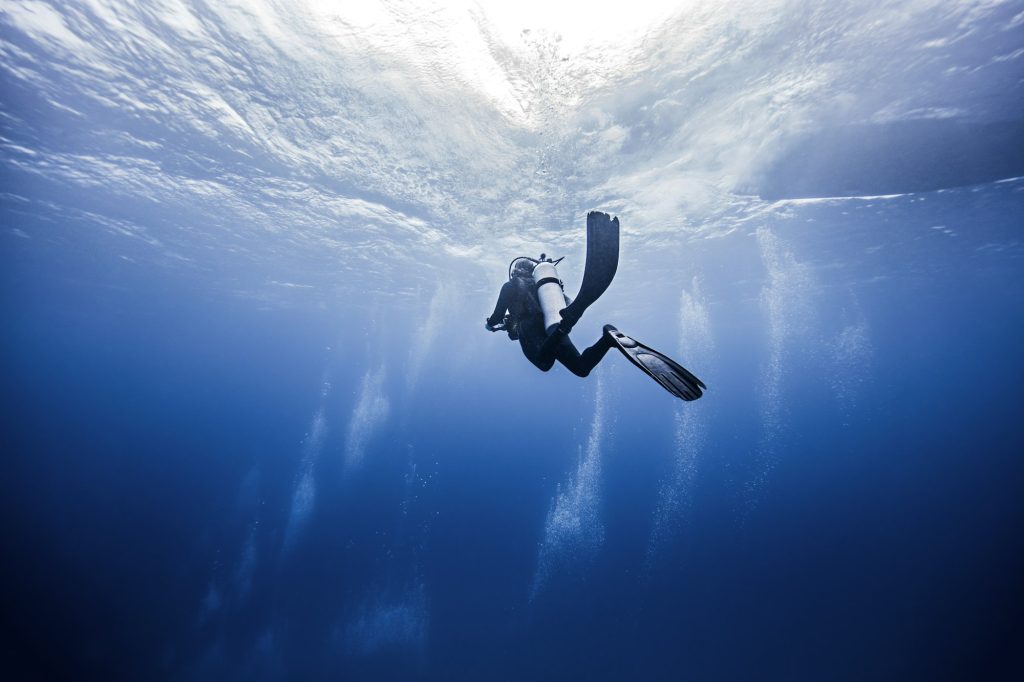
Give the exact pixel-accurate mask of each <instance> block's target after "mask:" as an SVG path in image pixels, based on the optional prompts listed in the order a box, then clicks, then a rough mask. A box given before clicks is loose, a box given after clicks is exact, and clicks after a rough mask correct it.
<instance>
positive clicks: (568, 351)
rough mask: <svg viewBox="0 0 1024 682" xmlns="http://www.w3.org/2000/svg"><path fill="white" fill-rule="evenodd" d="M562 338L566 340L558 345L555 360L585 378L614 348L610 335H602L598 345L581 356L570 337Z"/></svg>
mask: <svg viewBox="0 0 1024 682" xmlns="http://www.w3.org/2000/svg"><path fill="white" fill-rule="evenodd" d="M562 338H563V339H564V340H563V341H562V342H561V343H559V344H558V347H557V349H556V354H555V359H556V360H558V361H559V362H561V363H562V364H563V365H565V368H566V369H568V370H569V371H570V372H572V373H573V374H575V375H576V376H578V377H585V376H587V375H588V374H590V371H591V370H592V369H594V367H596V366H597V363H599V362H601V359H602V358H603V357H604V355H605V353H607V352H608V349H609V348H611V347H612V344H611V340H610V339H609V338H608V335H607V334H602V335H601V338H600V339H598V341H597V343H595V344H594V345H593V346H591V347H590V348H588V349H586V350H585V351H583V353H582V354H580V352H579V351H578V350H576V346H575V345H573V342H572V341H571V340H569V337H568V336H566V335H563V337H562Z"/></svg>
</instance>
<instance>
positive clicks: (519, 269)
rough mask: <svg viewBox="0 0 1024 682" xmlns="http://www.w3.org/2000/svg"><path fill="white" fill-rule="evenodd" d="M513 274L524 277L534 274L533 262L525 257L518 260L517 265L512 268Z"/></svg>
mask: <svg viewBox="0 0 1024 682" xmlns="http://www.w3.org/2000/svg"><path fill="white" fill-rule="evenodd" d="M512 276H513V277H522V278H524V279H525V278H528V277H531V276H533V263H531V262H530V261H528V260H526V259H525V258H522V259H520V260H518V261H516V265H515V267H514V268H513V269H512Z"/></svg>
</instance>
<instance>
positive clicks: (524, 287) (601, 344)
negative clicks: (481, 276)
mask: <svg viewBox="0 0 1024 682" xmlns="http://www.w3.org/2000/svg"><path fill="white" fill-rule="evenodd" d="M506 310H507V311H508V313H509V314H510V315H511V316H512V319H513V320H515V321H516V323H517V327H518V332H519V345H520V346H522V348H523V355H525V356H526V359H527V360H529V361H530V362H532V363H533V364H534V365H536V367H537V369H539V370H541V371H542V372H547V371H548V370H549V369H551V367H552V366H553V365H554V364H555V360H558V361H559V362H561V363H562V364H563V365H565V367H566V368H567V369H568V370H569V371H570V372H572V373H573V374H575V375H576V376H579V377H585V376H587V375H588V374H590V370H592V369H594V366H595V365H597V363H599V362H601V358H603V357H604V354H605V353H607V352H608V349H609V348H611V347H612V343H611V340H610V339H608V337H607V336H605V335H602V336H601V338H600V339H598V341H597V343H595V344H594V345H593V346H591V347H590V348H588V349H586V350H585V351H583V353H582V354H581V353H580V352H579V351H578V350H576V346H575V345H573V342H572V341H571V340H570V339H569V335H568V334H562V333H560V332H555V335H553V336H552V337H551V338H550V339H549V337H548V334H547V332H546V331H545V330H544V313H543V312H542V311H541V309H540V302H539V301H538V300H537V291H536V287H535V286H534V283H533V279H528V278H523V277H513V278H512V279H510V280H509V281H508V282H505V284H503V285H502V287H501V293H500V294H499V295H498V302H497V304H496V305H495V306H494V313H493V314H492V315H491V316H490V317H489V318H487V322H488V324H490V325H492V326H493V325H496V324H500V323H501V321H502V319H503V318H504V317H505V311H506Z"/></svg>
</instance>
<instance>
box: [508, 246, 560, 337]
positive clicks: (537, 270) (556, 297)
mask: <svg viewBox="0 0 1024 682" xmlns="http://www.w3.org/2000/svg"><path fill="white" fill-rule="evenodd" d="M563 258H564V256H563ZM517 261H529V262H530V263H533V282H534V286H535V287H536V289H537V301H538V302H539V303H540V309H541V312H543V313H544V330H545V331H547V333H548V334H550V333H551V332H552V331H554V328H555V327H557V326H558V325H559V324H561V322H562V316H561V315H560V314H559V313H560V312H561V311H562V310H563V309H564V308H565V293H564V289H563V286H562V280H560V279H558V271H557V270H556V269H555V266H556V265H558V264H559V263H561V262H562V258H559V259H557V260H551V259H550V258H547V257H545V255H544V254H543V253H542V254H541V255H540V258H539V259H534V258H529V257H527V256H520V257H519V258H516V259H514V260H513V261H512V262H511V263H509V268H508V269H509V278H510V279H511V277H512V269H513V266H514V265H516V263H517Z"/></svg>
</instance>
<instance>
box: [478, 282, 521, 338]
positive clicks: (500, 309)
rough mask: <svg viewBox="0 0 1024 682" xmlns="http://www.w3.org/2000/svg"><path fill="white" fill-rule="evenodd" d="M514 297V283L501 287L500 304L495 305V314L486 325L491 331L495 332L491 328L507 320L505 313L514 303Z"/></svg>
mask: <svg viewBox="0 0 1024 682" xmlns="http://www.w3.org/2000/svg"><path fill="white" fill-rule="evenodd" d="M513 295H514V291H513V290H512V282H505V283H504V284H502V285H501V293H499V294H498V302H497V303H495V304H494V312H493V313H491V316H490V317H488V318H487V322H486V324H485V325H484V327H486V328H487V329H488V330H489V331H495V330H494V329H491V327H493V326H494V325H496V324H500V323H501V321H502V320H503V319H505V311H507V310H508V305H509V303H511V302H512V296H513Z"/></svg>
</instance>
